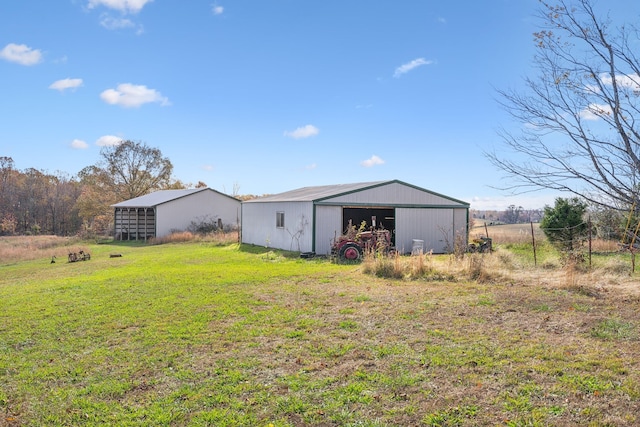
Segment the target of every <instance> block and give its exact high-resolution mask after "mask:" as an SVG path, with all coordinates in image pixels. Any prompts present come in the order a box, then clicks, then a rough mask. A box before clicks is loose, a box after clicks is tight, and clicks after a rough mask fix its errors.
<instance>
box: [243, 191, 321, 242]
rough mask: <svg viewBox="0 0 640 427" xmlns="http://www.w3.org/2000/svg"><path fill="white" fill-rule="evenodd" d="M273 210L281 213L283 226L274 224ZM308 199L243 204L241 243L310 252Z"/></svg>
mask: <svg viewBox="0 0 640 427" xmlns="http://www.w3.org/2000/svg"><path fill="white" fill-rule="evenodd" d="M276 212H284V227H283V228H277V227H276ZM312 222H313V203H312V202H274V203H245V204H244V205H243V206H242V243H249V244H253V245H259V246H265V247H270V248H276V249H283V250H286V251H300V252H311V246H312V237H313V236H312V226H313V224H312Z"/></svg>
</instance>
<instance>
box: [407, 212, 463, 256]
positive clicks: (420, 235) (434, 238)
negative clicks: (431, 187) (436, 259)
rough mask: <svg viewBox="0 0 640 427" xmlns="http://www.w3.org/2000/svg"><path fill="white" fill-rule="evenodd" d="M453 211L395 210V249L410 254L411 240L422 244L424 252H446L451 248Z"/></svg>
mask: <svg viewBox="0 0 640 427" xmlns="http://www.w3.org/2000/svg"><path fill="white" fill-rule="evenodd" d="M453 211H454V210H453V209H412V208H398V209H396V249H397V250H398V251H399V252H400V253H410V252H411V250H412V247H413V240H422V241H423V242H424V246H423V248H424V252H425V253H426V252H429V251H431V250H432V251H433V252H434V253H444V252H448V251H450V250H451V249H452V248H453V243H454V241H453V237H454V222H453V218H454V215H453Z"/></svg>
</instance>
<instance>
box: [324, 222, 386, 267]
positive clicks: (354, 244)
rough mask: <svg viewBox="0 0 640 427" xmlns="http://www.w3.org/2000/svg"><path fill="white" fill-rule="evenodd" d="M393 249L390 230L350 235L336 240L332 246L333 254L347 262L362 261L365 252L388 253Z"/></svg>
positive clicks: (360, 232)
mask: <svg viewBox="0 0 640 427" xmlns="http://www.w3.org/2000/svg"><path fill="white" fill-rule="evenodd" d="M390 249H391V233H390V232H389V230H384V229H380V230H369V231H358V232H355V233H349V232H347V234H345V235H342V236H339V237H338V238H336V239H335V240H334V242H333V244H332V245H331V254H332V255H333V256H338V257H340V259H343V260H347V261H358V260H360V259H362V256H363V255H364V253H365V252H370V251H375V252H382V253H387V252H388V251H389V250H390Z"/></svg>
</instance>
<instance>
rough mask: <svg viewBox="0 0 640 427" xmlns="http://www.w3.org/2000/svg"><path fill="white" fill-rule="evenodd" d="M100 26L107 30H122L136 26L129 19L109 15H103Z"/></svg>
mask: <svg viewBox="0 0 640 427" xmlns="http://www.w3.org/2000/svg"><path fill="white" fill-rule="evenodd" d="M100 25H102V26H103V27H104V28H106V29H107V30H121V29H123V28H132V27H135V25H136V24H134V23H133V21H132V20H130V19H128V18H114V17H113V16H111V15H109V14H103V15H102V16H101V17H100Z"/></svg>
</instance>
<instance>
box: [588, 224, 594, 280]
mask: <svg viewBox="0 0 640 427" xmlns="http://www.w3.org/2000/svg"><path fill="white" fill-rule="evenodd" d="M587 227H589V268H591V248H592V245H591V243H592V241H593V235H592V232H591V230H592V229H591V215H589V221H588V223H587Z"/></svg>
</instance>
